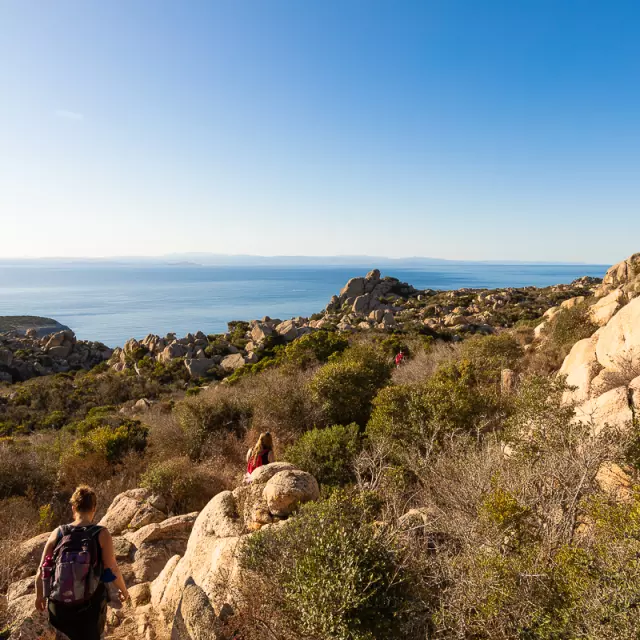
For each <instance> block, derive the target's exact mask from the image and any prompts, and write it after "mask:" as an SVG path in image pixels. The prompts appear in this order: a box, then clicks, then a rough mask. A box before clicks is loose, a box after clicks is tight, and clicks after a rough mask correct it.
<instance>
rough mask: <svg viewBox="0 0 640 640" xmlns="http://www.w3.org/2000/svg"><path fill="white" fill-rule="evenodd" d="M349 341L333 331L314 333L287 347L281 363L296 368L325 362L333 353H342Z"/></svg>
mask: <svg viewBox="0 0 640 640" xmlns="http://www.w3.org/2000/svg"><path fill="white" fill-rule="evenodd" d="M348 346H349V340H348V339H347V338H346V337H345V336H344V335H342V334H339V333H335V332H333V331H314V332H313V333H308V334H307V335H304V336H302V337H301V338H298V339H297V340H294V341H293V342H292V343H291V344H289V345H287V347H286V348H285V350H284V354H283V358H282V359H283V361H284V362H287V363H288V364H291V365H294V366H296V367H308V366H310V365H315V364H318V363H319V362H326V361H327V360H328V359H329V358H330V357H331V356H332V355H333V354H334V353H342V352H343V351H344V350H345V349H346V348H347V347H348Z"/></svg>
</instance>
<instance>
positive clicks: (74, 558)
mask: <svg viewBox="0 0 640 640" xmlns="http://www.w3.org/2000/svg"><path fill="white" fill-rule="evenodd" d="M101 530H102V527H100V526H98V525H91V526H89V527H74V526H73V525H69V524H66V525H63V526H62V527H60V532H59V534H58V536H59V537H58V544H57V545H56V548H55V550H54V552H53V564H54V570H53V575H52V576H51V586H50V591H49V598H51V600H55V601H56V602H62V603H64V604H79V603H82V602H86V601H87V600H89V598H91V596H92V595H93V594H94V593H95V591H96V589H97V588H98V585H99V584H100V576H101V575H102V558H101V553H100V545H99V544H98V540H97V537H98V535H99V533H100V531H101Z"/></svg>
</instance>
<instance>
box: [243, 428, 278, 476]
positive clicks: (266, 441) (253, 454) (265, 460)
mask: <svg viewBox="0 0 640 640" xmlns="http://www.w3.org/2000/svg"><path fill="white" fill-rule="evenodd" d="M275 461H276V458H275V455H274V453H273V438H272V437H271V434H270V433H269V432H268V431H267V433H261V434H260V437H259V438H258V442H257V443H256V445H255V447H253V448H252V449H249V451H248V452H247V475H251V474H252V473H253V471H254V470H255V469H257V468H258V467H262V466H264V465H267V464H271V463H272V462H275Z"/></svg>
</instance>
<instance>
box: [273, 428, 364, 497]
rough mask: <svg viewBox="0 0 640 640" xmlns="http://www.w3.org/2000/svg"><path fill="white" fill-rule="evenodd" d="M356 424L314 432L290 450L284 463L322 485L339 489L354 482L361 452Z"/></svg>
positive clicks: (297, 442) (304, 436)
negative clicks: (354, 463) (296, 468)
mask: <svg viewBox="0 0 640 640" xmlns="http://www.w3.org/2000/svg"><path fill="white" fill-rule="evenodd" d="M360 448H361V437H360V432H359V429H358V425H357V424H350V425H348V426H343V425H334V426H333V427H327V428H325V429H313V430H311V431H308V432H307V433H305V434H303V435H302V436H300V438H299V439H298V440H297V441H296V442H295V444H293V445H292V446H290V447H289V448H287V450H286V451H285V455H284V457H285V460H287V461H289V462H291V463H293V464H295V465H296V466H298V467H299V468H300V469H302V470H303V471H307V472H308V473H310V474H311V475H313V476H315V478H316V480H317V481H318V482H319V483H320V484H323V485H331V486H340V485H345V484H348V483H350V482H352V481H353V480H354V472H353V461H354V459H355V457H356V455H357V454H358V452H359V451H360Z"/></svg>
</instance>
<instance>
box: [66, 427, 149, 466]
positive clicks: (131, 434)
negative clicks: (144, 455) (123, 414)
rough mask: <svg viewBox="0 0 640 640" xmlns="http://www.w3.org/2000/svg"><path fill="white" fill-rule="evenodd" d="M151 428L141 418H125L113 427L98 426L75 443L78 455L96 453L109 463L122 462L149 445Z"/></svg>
mask: <svg viewBox="0 0 640 640" xmlns="http://www.w3.org/2000/svg"><path fill="white" fill-rule="evenodd" d="M148 434H149V429H148V428H147V427H145V426H144V425H142V424H141V423H140V421H139V420H123V421H122V423H121V424H120V425H119V426H117V427H115V428H113V427H109V426H102V427H97V428H94V429H93V430H91V431H90V432H89V433H88V434H87V435H85V436H83V437H81V438H79V439H78V440H76V442H75V443H74V451H75V453H76V455H78V456H80V457H83V456H86V455H89V454H96V455H98V456H100V457H102V458H103V459H104V460H106V461H107V462H108V463H109V464H115V463H117V462H120V461H121V460H122V459H123V458H124V456H125V455H126V454H127V453H129V452H132V451H136V452H142V451H144V449H145V448H146V446H147V436H148Z"/></svg>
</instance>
